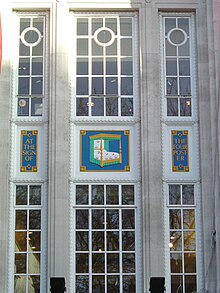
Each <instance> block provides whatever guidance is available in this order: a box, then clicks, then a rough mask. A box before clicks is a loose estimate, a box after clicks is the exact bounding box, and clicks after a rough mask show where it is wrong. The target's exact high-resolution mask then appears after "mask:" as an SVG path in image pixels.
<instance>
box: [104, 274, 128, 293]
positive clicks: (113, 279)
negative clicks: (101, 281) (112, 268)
mask: <svg viewBox="0 0 220 293" xmlns="http://www.w3.org/2000/svg"><path fill="white" fill-rule="evenodd" d="M107 292H109V293H110V292H114V293H119V292H120V279H119V276H107ZM126 292H128V291H126Z"/></svg>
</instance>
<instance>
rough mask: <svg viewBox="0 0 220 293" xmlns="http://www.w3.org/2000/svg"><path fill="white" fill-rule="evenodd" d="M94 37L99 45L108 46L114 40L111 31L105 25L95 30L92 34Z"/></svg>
mask: <svg viewBox="0 0 220 293" xmlns="http://www.w3.org/2000/svg"><path fill="white" fill-rule="evenodd" d="M94 38H95V41H96V43H97V44H99V45H100V46H106V47H107V46H110V45H111V44H112V43H113V42H114V40H115V35H114V33H113V31H112V30H111V29H109V28H107V27H105V28H104V27H101V28H99V29H97V30H96V32H95V34H94Z"/></svg>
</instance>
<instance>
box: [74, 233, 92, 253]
mask: <svg viewBox="0 0 220 293" xmlns="http://www.w3.org/2000/svg"><path fill="white" fill-rule="evenodd" d="M76 250H77V251H88V250H89V235H88V232H87V231H76Z"/></svg>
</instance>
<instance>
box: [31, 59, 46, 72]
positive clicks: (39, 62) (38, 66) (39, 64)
mask: <svg viewBox="0 0 220 293" xmlns="http://www.w3.org/2000/svg"><path fill="white" fill-rule="evenodd" d="M32 74H33V75H42V74H43V58H33V59H32Z"/></svg>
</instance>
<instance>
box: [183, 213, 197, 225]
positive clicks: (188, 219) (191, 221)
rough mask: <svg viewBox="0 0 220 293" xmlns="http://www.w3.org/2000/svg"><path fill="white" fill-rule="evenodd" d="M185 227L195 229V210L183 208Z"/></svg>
mask: <svg viewBox="0 0 220 293" xmlns="http://www.w3.org/2000/svg"><path fill="white" fill-rule="evenodd" d="M183 228H184V229H195V211H194V210H190V209H189V210H183Z"/></svg>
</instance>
